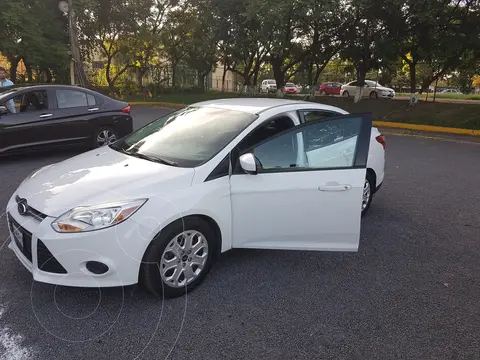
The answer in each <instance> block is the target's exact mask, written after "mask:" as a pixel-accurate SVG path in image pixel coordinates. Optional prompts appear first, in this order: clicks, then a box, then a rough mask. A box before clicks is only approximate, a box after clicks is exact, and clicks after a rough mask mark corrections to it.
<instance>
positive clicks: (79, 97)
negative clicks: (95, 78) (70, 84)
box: [56, 90, 88, 109]
mask: <svg viewBox="0 0 480 360" xmlns="http://www.w3.org/2000/svg"><path fill="white" fill-rule="evenodd" d="M56 94H57V104H58V108H59V109H67V108H73V107H80V106H88V101H87V94H86V93H84V92H83V91H76V90H56Z"/></svg>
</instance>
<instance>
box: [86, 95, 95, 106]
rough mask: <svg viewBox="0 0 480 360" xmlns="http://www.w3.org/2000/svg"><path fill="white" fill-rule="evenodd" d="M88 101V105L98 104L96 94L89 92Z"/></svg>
mask: <svg viewBox="0 0 480 360" xmlns="http://www.w3.org/2000/svg"><path fill="white" fill-rule="evenodd" d="M87 103H88V106H93V105H96V101H95V96H93V95H92V94H87Z"/></svg>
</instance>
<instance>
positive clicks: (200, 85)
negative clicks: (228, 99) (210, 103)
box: [197, 73, 206, 91]
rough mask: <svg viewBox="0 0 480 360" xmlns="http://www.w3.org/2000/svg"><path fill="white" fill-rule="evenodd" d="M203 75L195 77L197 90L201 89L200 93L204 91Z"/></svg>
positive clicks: (199, 74)
mask: <svg viewBox="0 0 480 360" xmlns="http://www.w3.org/2000/svg"><path fill="white" fill-rule="evenodd" d="M205 77H206V75H205V74H202V73H198V76H197V83H198V88H199V89H201V90H202V91H205Z"/></svg>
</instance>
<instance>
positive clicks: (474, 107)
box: [125, 91, 480, 130]
mask: <svg viewBox="0 0 480 360" xmlns="http://www.w3.org/2000/svg"><path fill="white" fill-rule="evenodd" d="M239 96H240V95H239V94H238V93H231V92H225V93H222V92H219V91H207V92H204V93H191V92H190V93H187V92H185V93H170V94H164V95H162V96H159V97H157V98H148V99H145V98H128V99H125V100H127V101H152V102H153V101H161V102H168V103H177V104H185V105H188V104H193V103H196V102H199V101H205V100H214V99H221V98H233V97H239ZM241 96H242V97H246V95H241ZM274 96H275V95H270V97H274ZM262 97H265V95H263V96H262ZM429 97H430V94H429ZM292 98H294V99H297V100H298V99H302V97H292ZM315 102H319V103H322V104H326V105H332V106H336V107H339V108H342V109H345V110H347V111H348V112H350V113H372V115H373V118H374V119H375V120H377V121H392V122H401V123H410V124H420V125H434V126H445V127H456V128H464V129H475V130H480V105H478V104H475V103H473V104H468V103H455V102H435V103H433V102H430V101H428V102H425V101H422V102H419V103H417V105H416V106H415V107H413V108H410V107H409V103H408V100H385V99H363V100H362V101H360V102H359V103H356V104H355V103H354V102H353V99H352V98H348V99H346V98H342V97H332V96H317V97H315Z"/></svg>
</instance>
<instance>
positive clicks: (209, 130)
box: [111, 107, 257, 167]
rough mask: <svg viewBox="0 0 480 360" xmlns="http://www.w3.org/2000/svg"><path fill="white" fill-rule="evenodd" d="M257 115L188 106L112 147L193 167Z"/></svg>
mask: <svg viewBox="0 0 480 360" xmlns="http://www.w3.org/2000/svg"><path fill="white" fill-rule="evenodd" d="M256 118H257V116H256V115H254V114H249V113H245V112H241V111H234V110H228V109H220V108H211V107H187V108H184V109H181V110H177V111H175V112H173V113H170V114H168V115H165V116H163V117H161V118H160V119H158V120H155V121H153V122H151V123H150V124H148V125H146V126H144V127H143V128H141V129H139V130H137V131H135V132H133V133H131V134H130V135H128V136H126V137H124V138H123V139H121V140H119V141H118V142H116V143H114V144H113V145H111V148H113V149H115V150H119V151H122V152H125V153H130V154H132V155H145V156H143V158H147V157H150V158H151V159H152V160H153V159H158V160H162V162H164V163H172V164H173V163H174V164H175V165H177V166H180V167H196V166H198V165H200V164H202V163H203V162H205V161H207V160H209V159H210V158H212V157H213V156H215V155H216V154H217V153H218V152H219V151H220V150H221V149H223V148H224V147H225V146H226V145H227V144H228V143H230V142H231V141H232V140H233V139H234V138H235V137H237V136H238V134H240V133H241V132H242V131H243V130H244V129H245V128H246V127H247V126H248V125H250V124H251V123H252V122H253V121H254V120H255V119H256ZM138 157H140V156H138Z"/></svg>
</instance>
